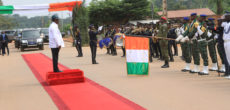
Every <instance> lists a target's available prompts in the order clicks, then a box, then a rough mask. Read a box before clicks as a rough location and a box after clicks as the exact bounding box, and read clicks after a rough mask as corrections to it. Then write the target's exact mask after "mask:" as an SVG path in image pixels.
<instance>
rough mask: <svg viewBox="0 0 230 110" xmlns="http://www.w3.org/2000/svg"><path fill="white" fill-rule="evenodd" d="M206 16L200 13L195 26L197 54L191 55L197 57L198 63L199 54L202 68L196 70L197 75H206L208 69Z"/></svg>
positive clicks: (198, 61)
mask: <svg viewBox="0 0 230 110" xmlns="http://www.w3.org/2000/svg"><path fill="white" fill-rule="evenodd" d="M206 17H207V15H204V14H202V15H200V17H199V26H198V27H197V36H196V38H197V41H198V49H199V50H198V55H197V54H195V55H197V56H193V57H198V58H199V59H197V61H196V62H197V63H200V55H201V58H202V59H203V70H202V71H200V72H198V74H199V75H208V74H209V69H208V51H207V45H208V44H207V40H206V39H207V37H208V35H207V24H206V22H205V21H206Z"/></svg>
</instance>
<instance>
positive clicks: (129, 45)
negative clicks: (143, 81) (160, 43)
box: [125, 36, 149, 75]
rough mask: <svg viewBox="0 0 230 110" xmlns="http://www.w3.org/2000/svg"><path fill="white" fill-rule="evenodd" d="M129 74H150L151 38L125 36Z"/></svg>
mask: <svg viewBox="0 0 230 110" xmlns="http://www.w3.org/2000/svg"><path fill="white" fill-rule="evenodd" d="M125 48H126V63H127V72H128V75H148V74H149V38H145V37H133V36H125Z"/></svg>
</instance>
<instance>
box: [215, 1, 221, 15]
mask: <svg viewBox="0 0 230 110" xmlns="http://www.w3.org/2000/svg"><path fill="white" fill-rule="evenodd" d="M222 2H223V0H216V5H217V15H221V14H222V13H223V3H222Z"/></svg>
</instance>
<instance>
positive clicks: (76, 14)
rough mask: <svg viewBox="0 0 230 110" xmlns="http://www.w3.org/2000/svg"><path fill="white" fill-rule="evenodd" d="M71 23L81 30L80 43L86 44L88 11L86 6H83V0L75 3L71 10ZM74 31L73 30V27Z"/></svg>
mask: <svg viewBox="0 0 230 110" xmlns="http://www.w3.org/2000/svg"><path fill="white" fill-rule="evenodd" d="M72 18H73V20H72V24H73V25H77V26H78V27H79V29H80V32H81V37H82V43H83V44H86V43H88V42H89V35H88V26H89V22H88V12H87V8H86V7H85V1H83V3H82V4H81V5H76V6H75V7H74V10H73V16H72ZM73 32H74V33H75V30H74V29H73Z"/></svg>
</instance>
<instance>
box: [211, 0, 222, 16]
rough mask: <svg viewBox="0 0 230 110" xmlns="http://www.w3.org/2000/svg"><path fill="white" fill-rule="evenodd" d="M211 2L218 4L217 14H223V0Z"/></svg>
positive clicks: (212, 0)
mask: <svg viewBox="0 0 230 110" xmlns="http://www.w3.org/2000/svg"><path fill="white" fill-rule="evenodd" d="M209 4H211V5H216V6H214V7H215V8H216V14H217V15H221V14H223V12H224V9H223V0H210V1H209Z"/></svg>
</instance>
